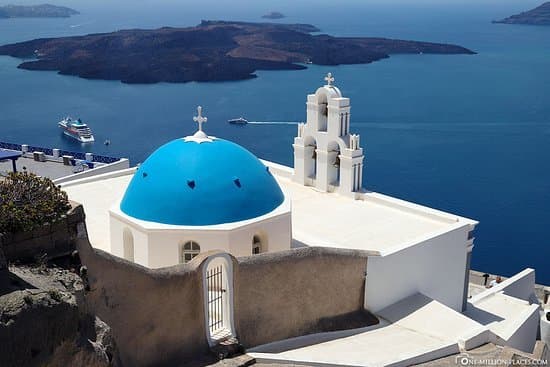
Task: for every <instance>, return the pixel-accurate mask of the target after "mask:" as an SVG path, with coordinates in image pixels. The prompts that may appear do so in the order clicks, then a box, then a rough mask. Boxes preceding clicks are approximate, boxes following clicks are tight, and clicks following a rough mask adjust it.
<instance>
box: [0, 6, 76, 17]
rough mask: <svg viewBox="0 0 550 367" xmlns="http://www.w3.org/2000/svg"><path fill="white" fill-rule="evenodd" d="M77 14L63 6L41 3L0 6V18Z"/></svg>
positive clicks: (68, 15)
mask: <svg viewBox="0 0 550 367" xmlns="http://www.w3.org/2000/svg"><path fill="white" fill-rule="evenodd" d="M76 14H79V13H78V12H77V11H76V10H74V9H71V8H67V7H65V6H55V5H50V4H41V5H5V6H0V19H1V18H68V17H70V16H71V15H76Z"/></svg>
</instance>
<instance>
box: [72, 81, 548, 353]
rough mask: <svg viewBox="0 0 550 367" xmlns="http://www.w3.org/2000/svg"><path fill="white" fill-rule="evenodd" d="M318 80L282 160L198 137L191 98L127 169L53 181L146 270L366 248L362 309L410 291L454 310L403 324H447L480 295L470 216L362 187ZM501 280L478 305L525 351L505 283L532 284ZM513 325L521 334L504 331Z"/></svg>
mask: <svg viewBox="0 0 550 367" xmlns="http://www.w3.org/2000/svg"><path fill="white" fill-rule="evenodd" d="M325 81H326V83H325V84H324V85H322V86H321V87H319V88H318V89H317V90H316V91H315V92H314V93H313V94H310V95H308V96H307V101H306V106H307V107H306V111H307V117H306V122H305V123H300V124H298V126H297V136H296V137H295V138H294V144H293V145H292V147H293V149H294V167H286V166H283V165H280V164H277V163H273V162H268V161H263V160H260V159H258V158H257V157H255V156H254V155H253V154H252V153H250V152H249V151H247V150H246V149H245V148H243V147H241V146H239V145H238V144H236V143H234V142H230V141H227V140H223V139H221V138H218V137H214V136H209V135H208V134H207V131H208V124H211V123H216V122H207V119H206V117H204V116H203V111H202V109H201V108H200V107H199V108H198V113H197V115H196V116H195V118H194V120H195V122H196V123H197V127H198V129H197V131H196V132H195V133H194V134H193V135H190V136H187V137H183V138H177V139H175V140H173V141H171V142H168V143H167V144H165V145H163V146H161V147H160V148H158V149H157V150H156V151H155V152H154V153H152V154H151V155H150V156H149V157H148V158H147V159H146V160H145V161H144V162H143V163H142V164H140V165H139V167H137V168H131V169H126V170H122V171H118V172H112V173H108V174H104V175H101V176H96V177H90V178H86V179H82V180H78V181H73V182H68V183H65V184H63V189H64V190H65V191H66V192H67V193H68V195H69V198H70V199H71V200H74V201H76V202H80V203H82V204H83V206H84V210H85V212H86V218H87V219H86V221H87V227H88V235H89V238H90V242H91V244H92V245H93V246H94V247H96V248H99V249H102V250H104V251H107V252H110V253H112V254H114V255H116V256H119V257H123V258H125V259H127V260H130V261H133V262H136V263H138V264H140V265H143V266H145V267H149V268H161V267H167V266H172V265H176V264H179V263H185V262H188V261H190V260H191V259H192V258H193V257H194V256H196V255H197V254H199V253H202V252H206V251H210V250H223V251H226V252H229V253H231V254H232V255H234V256H237V257H239V256H250V255H253V254H258V253H263V252H276V251H282V250H289V249H292V248H297V247H303V246H320V247H330V248H338V249H350V250H355V251H362V252H363V253H365V254H367V255H368V256H369V257H368V270H367V272H366V274H365V305H364V307H365V309H367V310H369V311H370V312H372V313H374V314H377V313H378V312H380V311H382V310H387V309H388V307H391V306H392V305H397V304H399V302H403V300H406V299H408V298H409V297H412V296H414V295H416V294H421V295H423V296H424V297H427V298H428V299H430V300H433V301H434V302H437V304H438V305H441V307H442V308H441V309H443V308H444V309H445V310H448V311H445V312H447V313H449V312H451V313H452V312H454V313H455V316H456V319H453V317H455V316H452V317H450V318H448V317H446V316H445V317H443V316H442V317H441V318H438V315H437V312H439V311H437V310H438V308H435V309H434V310H433V312H435V314H430V316H427V315H426V316H427V317H428V318H426V319H419V320H416V321H415V322H413V323H412V324H409V325H407V327H408V328H415V327H418V328H419V329H421V328H422V327H423V326H422V327H421V326H419V325H424V324H426V323H430V322H431V320H430V319H431V318H433V319H434V320H438V321H437V322H436V324H438V325H435V324H434V325H433V327H434V328H437V327H439V328H441V329H442V330H443V329H445V328H459V326H457V325H458V324H460V322H462V321H460V322H459V321H456V320H462V318H464V319H466V318H465V317H464V316H463V313H464V312H466V314H467V310H468V308H469V302H472V300H477V301H478V302H486V300H487V298H486V297H481V296H478V297H477V298H476V297H473V298H470V299H469V298H468V293H469V288H468V285H469V284H468V279H469V271H470V260H471V254H472V249H473V248H474V236H473V232H474V230H475V227H476V225H477V224H478V223H477V221H475V220H472V219H468V218H464V217H461V216H458V215H454V214H449V213H445V212H442V211H439V210H435V209H431V208H428V207H425V206H421V205H418V204H414V203H410V202H407V201H404V200H400V199H396V198H393V197H389V196H386V195H383V194H380V193H375V192H371V191H368V190H367V189H366V188H365V187H364V185H363V182H362V178H363V175H364V171H365V151H364V150H363V148H362V146H361V139H360V136H359V135H357V134H354V133H353V132H352V125H350V121H351V103H350V99H349V98H346V97H344V96H343V94H342V92H341V91H340V90H339V89H338V88H337V87H336V86H335V85H334V78H333V77H332V75H331V74H328V75H327V77H326V78H325ZM289 149H290V147H289ZM513 279H514V282H515V283H514V284H510V288H506V287H507V286H508V284H506V285H504V286H502V287H501V288H502V289H501V290H503V294H502V296H499V295H498V294H497V293H496V291H495V290H493V291H491V292H493V293H492V294H494V295H495V297H497V298H498V297H502V299H500V298H499V299H495V301H494V302H492V303H491V302H490V303H488V304H487V305H486V308H485V311H486V312H493V313H495V314H496V315H498V317H499V318H500V319H501V321H499V322H498V323H495V326H494V332H495V333H500V334H499V335H503V337H502V338H503V340H504V339H505V340H513V342H514V343H515V344H514V346H515V347H518V348H520V349H524V350H528V349H529V348H531V349H532V346H533V344H534V340H535V338H536V330H535V329H532V325H533V324H532V321H533V318H536V319H537V320H538V309H537V307H533V306H536V305H532V304H531V303H530V302H529V301H527V300H526V299H525V298H526V296H522V297H520V296H519V295H516V294H515V293H514V292H513V291H512V290H513V289H515V288H514V286H515V287H516V288H518V287H519V288H522V289H524V290H525V289H526V287H527V288H528V287H532V285H531V283H534V272H533V271H526V272H525V273H522V275H520V276H518V277H516V278H513ZM518 282H519V283H518ZM518 284H519V285H518ZM519 288H518V289H519ZM504 289H508V292H506V291H504ZM522 292H523V293H525V292H524V291H522ZM523 293H522V294H523ZM527 293H529V292H527ZM514 296H517V297H519V298H517V299H516V298H513V297H514ZM505 297H510V298H513V300H509V299H504V298H505ZM510 305H513V307H515V310H517V312H519V314H521V315H522V316H521V320H523V321H521V322H520V321H518V320H519V319H517V318H516V316H517V315H518V313H514V312H512V313H510V312H509V310H510V309H509V307H512V306H510ZM411 307H412V306H411ZM445 312H444V313H445ZM442 315H443V314H442ZM472 317H473V316H472ZM445 320H450V321H445ZM468 320H469V319H468ZM477 321H479V320H477ZM468 322H469V321H468ZM468 322H465V324H461V325H467V326H464V330H463V331H464V332H465V333H470V334H471V335H474V336H476V337H480V336H479V335H482V333H481V332H480V331H479V330H477V329H476V328H477V327H478V326H479V327H480V324H478V323H477V322H475V326H472V325H474V324H473V323H472V324H468ZM472 322H473V321H472ZM479 322H481V321H479ZM527 322H530V324H529V325H531V326H529V327H530V328H531V329H529V330H526V329H525V327H526V326H525V325H527V324H526V323H527ZM449 323H450V324H449ZM457 323H458V324H457ZM468 325H469V326H468ZM460 327H462V326H460ZM520 329H521V333H522V335H523V336H522V337H521V338H520V337H519V336H517V335H516V334H515V333H516V331H518V330H520ZM424 332H425V333H428V334H430V333H432V331H424ZM436 334H437V333H436ZM504 335H505V336H504ZM388 338H389V339H388V340H391V337H390V336H388ZM472 338H473V336H472ZM514 338H518V339H517V340H516V339H514ZM419 340H421V339H419ZM457 340H458V339H457ZM464 340H472V339H464ZM464 340H462V342H463V343H464ZM455 342H456V341H455ZM408 347H410V348H413V349H414V348H416V347H417V346H415V345H414V343H412V344H411V345H409V346H408ZM421 349H422V348H420V349H418V350H421ZM422 350H424V349H422ZM417 352H418V353H421V352H419V351H417ZM410 353H412V354H414V353H416V352H415V351H410ZM260 354H261V353H260ZM412 354H411V355H412ZM258 357H261V356H260V355H258ZM398 357H399V356H396V358H398ZM281 358H282V359H284V358H283V357H281ZM289 360H292V358H290V357H289ZM314 362H315V363H327V364H330V363H333V362H334V361H332V360H330V358H329V357H327V359H326V360H315V361H314Z"/></svg>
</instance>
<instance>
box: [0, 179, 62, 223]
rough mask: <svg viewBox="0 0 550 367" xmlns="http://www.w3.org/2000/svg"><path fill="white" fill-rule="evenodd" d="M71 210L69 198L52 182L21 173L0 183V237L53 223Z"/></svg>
mask: <svg viewBox="0 0 550 367" xmlns="http://www.w3.org/2000/svg"><path fill="white" fill-rule="evenodd" d="M70 207H71V205H70V204H69V200H68V198H67V194H66V193H65V192H64V191H61V189H60V188H59V187H57V186H55V184H54V183H53V182H52V181H51V180H50V179H49V178H44V177H38V176H36V175H34V174H32V173H26V172H18V173H10V174H9V176H8V177H6V178H5V179H4V180H3V181H0V233H7V232H21V231H29V230H32V229H33V228H35V227H37V226H40V225H42V224H44V223H51V222H54V221H56V220H57V219H59V218H61V216H63V215H64V214H66V213H67V210H69V209H70Z"/></svg>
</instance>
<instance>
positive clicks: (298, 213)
mask: <svg viewBox="0 0 550 367" xmlns="http://www.w3.org/2000/svg"><path fill="white" fill-rule="evenodd" d="M264 164H266V165H267V166H269V169H270V171H271V172H272V174H273V176H274V177H275V179H276V180H277V182H278V183H279V185H280V186H281V188H282V190H283V191H284V192H285V193H286V194H288V195H289V196H290V198H291V202H292V228H293V239H294V245H295V246H303V245H308V246H325V247H334V248H349V249H356V250H363V251H367V252H369V253H370V254H372V255H386V254H389V253H392V252H394V251H399V250H400V249H402V248H405V247H408V246H410V245H411V244H415V243H418V242H419V241H421V240H423V239H427V238H431V237H434V236H437V235H439V234H441V233H445V232H448V231H450V230H453V229H455V228H459V227H462V226H466V225H475V224H476V223H477V222H475V221H472V220H469V219H466V218H462V217H459V216H455V215H451V214H447V213H444V212H441V211H437V210H433V209H430V208H426V207H423V206H420V205H416V204H412V203H409V202H406V201H402V200H398V199H394V198H391V197H388V196H385V195H381V194H377V193H365V194H364V195H363V196H362V200H353V199H350V198H347V197H342V196H340V195H337V194H327V193H323V192H319V191H316V190H315V189H313V188H311V187H304V186H302V185H299V184H297V183H294V182H293V181H292V180H291V179H290V174H291V172H292V170H291V169H290V168H288V167H284V166H281V165H278V164H275V163H271V162H266V161H264ZM134 172H135V169H129V170H123V171H119V172H116V173H110V174H106V175H100V176H97V177H95V178H88V179H83V180H78V181H73V182H71V183H67V184H65V185H64V190H65V191H67V193H68V194H69V198H70V199H71V200H74V201H76V202H80V203H82V205H83V206H84V210H85V211H86V214H87V215H86V218H87V219H86V221H87V226H88V234H89V236H90V241H91V243H92V245H93V246H94V247H96V248H100V249H103V250H109V249H110V243H109V241H110V240H109V231H108V228H109V209H110V208H111V206H113V205H114V204H115V203H116V202H117V201H118V200H120V199H121V198H122V196H123V195H124V192H125V191H126V188H127V187H128V184H129V182H130V180H131V179H132V177H133V175H134ZM350 212H353V213H354V215H353V216H349V215H347V214H348V213H350ZM321 214H322V215H321ZM396 228H399V230H398V231H396V230H395V229H396ZM213 229H214V228H213Z"/></svg>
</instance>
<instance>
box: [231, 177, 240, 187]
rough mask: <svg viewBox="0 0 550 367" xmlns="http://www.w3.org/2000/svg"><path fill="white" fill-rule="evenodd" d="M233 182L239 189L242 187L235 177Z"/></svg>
mask: <svg viewBox="0 0 550 367" xmlns="http://www.w3.org/2000/svg"><path fill="white" fill-rule="evenodd" d="M233 182H234V183H235V185H236V186H237V187H238V188H239V189H240V188H241V187H242V185H241V180H239V178H238V177H235V178H234V179H233Z"/></svg>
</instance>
